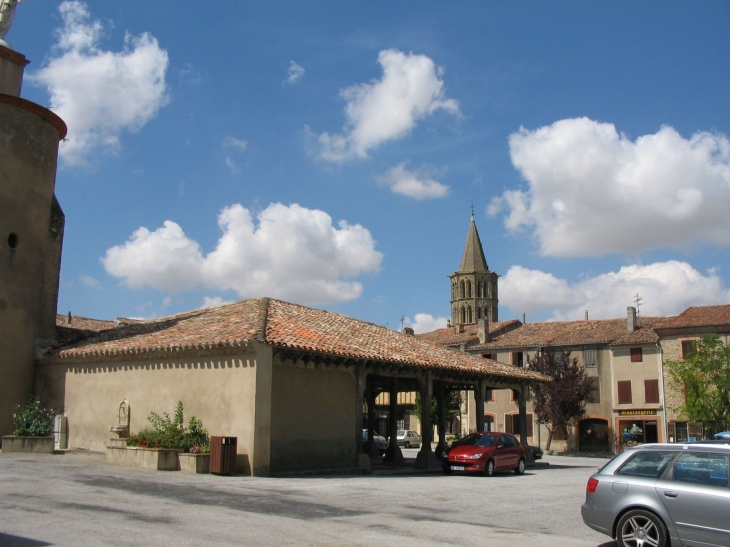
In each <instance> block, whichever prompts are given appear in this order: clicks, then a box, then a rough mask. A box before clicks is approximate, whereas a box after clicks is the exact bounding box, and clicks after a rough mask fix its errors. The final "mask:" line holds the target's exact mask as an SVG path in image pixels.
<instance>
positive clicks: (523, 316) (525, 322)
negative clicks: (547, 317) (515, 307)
mask: <svg viewBox="0 0 730 547" xmlns="http://www.w3.org/2000/svg"><path fill="white" fill-rule="evenodd" d="M522 324H523V325H525V324H527V315H526V314H525V312H522Z"/></svg>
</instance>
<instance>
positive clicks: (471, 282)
mask: <svg viewBox="0 0 730 547" xmlns="http://www.w3.org/2000/svg"><path fill="white" fill-rule="evenodd" d="M449 278H450V279H451V323H452V324H453V325H454V326H456V328H457V329H461V328H463V326H464V325H473V324H476V323H477V322H478V321H480V320H482V319H484V320H486V321H488V322H492V321H499V316H498V313H497V305H498V303H499V299H498V297H497V280H498V278H499V276H498V275H497V274H496V273H494V272H491V271H489V267H488V266H487V260H486V259H485V258H484V249H483V248H482V242H481V240H480V239H479V232H478V231H477V225H476V221H475V220H474V210H473V208H472V212H471V224H470V225H469V233H468V234H467V236H466V245H465V246H464V254H463V255H462V257H461V266H459V269H458V270H457V271H456V272H454V273H453V274H451V275H450V276H449Z"/></svg>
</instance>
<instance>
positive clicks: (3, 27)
mask: <svg viewBox="0 0 730 547" xmlns="http://www.w3.org/2000/svg"><path fill="white" fill-rule="evenodd" d="M18 4H20V0H0V46H5V47H8V48H9V47H10V44H8V43H7V42H6V41H5V40H4V38H5V35H6V34H7V33H8V31H9V30H10V25H12V24H13V16H14V15H15V7H16V6H17V5H18ZM11 49H12V48H11Z"/></svg>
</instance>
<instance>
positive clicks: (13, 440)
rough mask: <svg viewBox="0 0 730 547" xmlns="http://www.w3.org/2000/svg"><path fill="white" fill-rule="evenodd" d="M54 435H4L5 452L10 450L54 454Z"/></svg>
mask: <svg viewBox="0 0 730 547" xmlns="http://www.w3.org/2000/svg"><path fill="white" fill-rule="evenodd" d="M53 440H54V438H53V435H50V436H48V437H20V436H17V435H6V436H5V437H3V454H8V453H10V452H29V453H32V454H53Z"/></svg>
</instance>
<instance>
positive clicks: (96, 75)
mask: <svg viewBox="0 0 730 547" xmlns="http://www.w3.org/2000/svg"><path fill="white" fill-rule="evenodd" d="M59 11H60V12H61V17H62V18H63V23H64V24H63V27H61V28H60V29H59V30H58V31H57V35H58V42H57V44H56V46H55V48H54V53H53V55H52V56H51V57H50V59H49V60H48V61H47V62H46V63H45V65H44V66H43V67H42V68H41V69H40V70H38V71H37V72H36V73H34V74H31V75H30V76H29V80H30V81H32V82H34V83H37V84H40V85H43V86H45V87H46V88H47V89H48V93H49V95H50V102H51V108H52V109H53V110H54V112H55V113H56V114H58V115H59V116H60V117H61V118H62V119H63V120H64V121H65V122H66V124H67V125H68V129H69V132H68V142H66V143H64V145H63V146H62V147H61V148H60V154H61V157H62V158H63V160H64V161H65V162H66V163H67V164H71V165H73V164H83V163H85V161H86V158H87V157H88V156H89V155H90V154H91V153H92V152H93V151H94V150H95V149H97V148H103V149H106V150H110V151H114V150H116V149H118V147H119V138H120V135H121V133H122V131H125V130H126V131H131V132H134V131H137V130H139V129H140V128H141V127H142V126H144V125H145V124H146V123H147V122H148V121H149V120H150V119H152V118H153V117H154V116H155V115H156V114H157V112H158V111H159V110H160V108H162V107H163V106H165V105H166V104H167V102H168V95H167V88H166V85H165V73H166V71H167V66H168V58H167V52H166V51H165V50H164V49H162V48H160V46H159V44H158V43H157V39H156V38H155V37H154V36H152V35H151V34H149V33H143V34H141V35H140V36H132V35H129V34H127V36H126V37H125V39H124V48H123V50H122V51H119V52H113V51H106V50H103V49H101V48H100V45H99V42H100V39H101V35H102V32H103V30H104V27H103V25H102V24H101V22H100V21H98V20H92V19H91V15H90V13H89V10H88V9H87V6H86V4H85V3H83V2H79V1H66V2H63V3H61V5H60V6H59Z"/></svg>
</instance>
